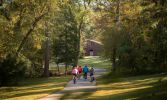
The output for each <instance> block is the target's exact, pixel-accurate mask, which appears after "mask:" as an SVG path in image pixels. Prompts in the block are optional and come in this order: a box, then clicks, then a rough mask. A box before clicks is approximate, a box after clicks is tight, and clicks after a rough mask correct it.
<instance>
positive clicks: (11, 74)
mask: <svg viewBox="0 0 167 100" xmlns="http://www.w3.org/2000/svg"><path fill="white" fill-rule="evenodd" d="M25 71H26V65H25V63H24V61H22V60H20V59H18V58H16V57H15V56H12V55H8V56H7V57H6V58H4V59H3V60H2V61H1V62H0V86H8V85H16V84H17V83H18V81H19V80H20V79H21V78H24V76H25Z"/></svg>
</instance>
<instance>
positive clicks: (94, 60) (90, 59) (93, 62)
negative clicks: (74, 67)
mask: <svg viewBox="0 0 167 100" xmlns="http://www.w3.org/2000/svg"><path fill="white" fill-rule="evenodd" d="M79 65H81V66H84V65H88V67H95V68H105V69H110V68H111V62H110V61H109V60H106V59H103V58H101V57H99V56H86V57H84V59H80V60H79Z"/></svg>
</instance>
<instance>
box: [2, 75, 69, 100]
mask: <svg viewBox="0 0 167 100" xmlns="http://www.w3.org/2000/svg"><path fill="white" fill-rule="evenodd" d="M69 79H70V76H67V77H61V78H59V77H53V78H42V79H37V80H36V79H31V80H26V81H24V82H23V83H22V85H21V86H16V87H2V88H0V99H2V98H4V99H8V100H34V99H38V98H41V97H44V96H47V95H49V94H50V93H53V92H56V91H59V90H62V89H63V88H64V86H65V84H66V83H67V82H68V81H69ZM24 84H25V85H24ZM1 90H2V91H1Z"/></svg>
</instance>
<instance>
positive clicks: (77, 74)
mask: <svg viewBox="0 0 167 100" xmlns="http://www.w3.org/2000/svg"><path fill="white" fill-rule="evenodd" d="M82 73H83V78H84V79H85V80H87V76H88V73H89V75H90V82H93V81H94V80H95V78H94V68H93V67H91V68H88V66H87V65H85V66H84V67H83V68H82V66H74V67H73V68H72V74H73V82H74V84H75V83H76V80H77V79H80V78H81V76H82Z"/></svg>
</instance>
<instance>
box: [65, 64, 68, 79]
mask: <svg viewBox="0 0 167 100" xmlns="http://www.w3.org/2000/svg"><path fill="white" fill-rule="evenodd" d="M67 67H68V66H67V63H66V64H65V76H67Z"/></svg>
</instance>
